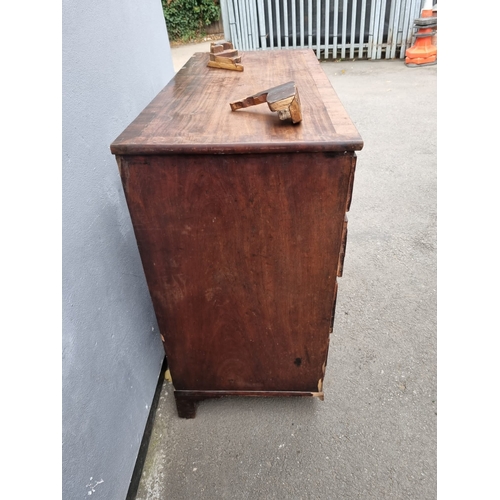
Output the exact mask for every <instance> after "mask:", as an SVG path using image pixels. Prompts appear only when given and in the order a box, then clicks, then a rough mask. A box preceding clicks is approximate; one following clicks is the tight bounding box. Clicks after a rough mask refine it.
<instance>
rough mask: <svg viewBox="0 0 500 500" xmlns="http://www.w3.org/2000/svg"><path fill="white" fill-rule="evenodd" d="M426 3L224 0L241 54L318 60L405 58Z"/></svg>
mask: <svg viewBox="0 0 500 500" xmlns="http://www.w3.org/2000/svg"><path fill="white" fill-rule="evenodd" d="M423 3H424V0H221V13H222V22H223V26H224V37H225V38H226V40H228V41H231V42H232V43H233V45H234V47H235V48H236V49H238V50H260V49H288V48H310V49H313V50H315V51H316V55H317V57H318V59H329V58H331V59H339V58H340V59H356V58H357V59H395V58H401V59H403V58H404V57H405V51H406V48H409V47H411V45H412V43H413V41H414V39H413V35H414V29H413V26H414V21H415V19H416V18H418V17H420V14H421V9H422V6H423Z"/></svg>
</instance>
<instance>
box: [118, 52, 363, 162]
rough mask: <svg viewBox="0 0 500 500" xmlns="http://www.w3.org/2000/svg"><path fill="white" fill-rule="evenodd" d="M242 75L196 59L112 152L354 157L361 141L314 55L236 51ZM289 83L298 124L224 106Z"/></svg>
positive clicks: (263, 110) (263, 108)
mask: <svg viewBox="0 0 500 500" xmlns="http://www.w3.org/2000/svg"><path fill="white" fill-rule="evenodd" d="M240 54H241V56H242V61H241V64H242V65H243V66H244V71H243V72H239V71H230V70H224V69H219V68H209V67H207V62H208V60H209V54H208V52H207V53H202V52H199V53H196V54H195V55H194V56H193V57H192V58H191V59H190V60H189V61H188V62H187V63H186V64H185V65H184V67H183V68H181V70H179V72H178V73H177V74H176V75H175V77H174V78H173V79H172V80H171V81H170V82H169V83H168V84H167V85H166V87H165V88H164V89H163V90H162V91H161V92H160V93H159V94H158V95H157V96H156V98H155V99H153V101H151V103H150V104H149V105H148V106H147V107H146V108H145V109H144V111H142V113H140V114H139V116H138V117H137V118H136V119H135V120H134V121H133V122H132V123H131V124H130V125H129V126H128V127H127V128H126V129H125V130H124V132H123V133H122V134H121V135H120V136H119V137H118V138H117V139H116V140H115V141H114V142H113V144H112V145H111V152H112V153H113V154H116V155H135V154H148V155H149V154H177V153H200V154H234V153H237V154H244V153H249V152H252V153H271V152H319V151H357V150H360V149H362V147H363V141H362V139H361V137H360V136H359V134H358V131H357V130H356V128H355V126H354V125H353V123H352V121H351V120H350V118H349V116H348V115H347V113H346V111H345V109H344V107H343V105H342V103H341V102H340V100H339V99H338V97H337V94H336V93H335V91H334V89H333V88H332V86H331V84H330V81H329V80H328V78H327V76H326V75H325V73H324V71H323V69H322V68H321V65H320V63H319V62H318V60H317V58H316V56H315V54H314V52H313V51H312V50H267V51H252V52H240ZM288 81H294V82H295V84H296V86H297V89H298V92H299V96H300V101H301V106H302V117H303V119H302V122H301V123H299V124H295V125H293V124H292V123H291V122H290V121H288V120H287V121H281V120H280V119H279V117H278V115H277V113H273V112H272V111H271V110H270V109H269V107H268V106H267V104H265V103H264V104H260V105H258V106H253V107H250V108H245V109H241V110H238V111H234V112H233V111H231V108H230V105H229V103H230V102H233V101H236V100H239V99H243V98H245V97H247V96H250V95H253V94H255V93H257V92H260V91H262V90H265V89H268V88H271V87H274V86H277V85H281V84H283V83H286V82H288Z"/></svg>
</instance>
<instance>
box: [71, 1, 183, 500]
mask: <svg viewBox="0 0 500 500" xmlns="http://www.w3.org/2000/svg"><path fill="white" fill-rule="evenodd" d="M62 13H63V17H62V26H63V31H62V37H63V38H62V41H63V51H62V63H63V66H62V70H63V96H62V97H63V100H62V106H63V107H62V111H63V123H62V144H63V158H62V160H63V161H62V168H63V172H62V181H63V219H62V229H63V248H62V252H63V253H62V256H63V269H62V277H63V278H62V297H63V304H62V308H63V371H62V397H63V415H62V418H63V448H62V450H63V455H62V459H63V471H62V472H63V484H62V492H63V497H62V498H63V499H64V500H77V499H84V498H87V499H88V498H93V499H94V498H102V499H106V500H114V499H117V500H118V499H119V500H124V499H125V497H126V494H127V489H128V486H129V481H130V478H131V476H132V471H133V468H134V465H135V461H136V458H137V452H138V450H139V446H140V443H141V438H142V435H143V431H144V426H145V424H146V420H147V417H148V413H149V409H150V405H151V402H152V399H153V395H154V391H155V388H156V383H157V380H158V375H159V372H160V368H161V363H162V360H163V356H164V353H163V348H162V345H161V342H160V337H159V333H158V327H157V324H156V319H155V315H154V311H153V307H152V304H151V299H150V296H149V293H148V289H147V285H146V281H145V277H144V273H143V269H142V265H141V261H140V258H139V253H138V250H137V245H136V241H135V237H134V233H133V229H132V225H131V221H130V217H129V214H128V210H127V207H126V203H125V198H124V195H123V190H122V187H121V183H120V178H119V174H118V168H117V165H116V161H115V158H114V156H113V155H111V153H110V149H109V146H110V144H111V143H112V142H113V140H114V139H115V138H116V137H117V136H118V135H119V134H120V133H121V132H122V131H123V129H124V128H125V127H126V126H127V125H128V124H129V123H130V122H131V121H132V120H133V119H134V118H135V117H136V116H137V115H138V114H139V113H140V112H141V111H142V109H143V108H144V107H145V106H146V105H147V104H148V103H149V102H150V101H151V100H152V99H153V98H154V97H155V95H156V94H157V93H158V92H159V91H160V90H161V89H162V88H163V87H164V86H165V85H166V84H167V83H168V81H169V80H170V79H171V78H172V77H173V75H174V69H173V65H172V57H171V53H170V45H169V41H168V36H167V30H166V26H165V22H164V19H163V13H162V8H161V2H160V0H141V1H140V2H136V1H134V0H120V1H118V0H107V1H105V2H102V1H100V0H89V1H86V2H72V1H69V0H63V11H62Z"/></svg>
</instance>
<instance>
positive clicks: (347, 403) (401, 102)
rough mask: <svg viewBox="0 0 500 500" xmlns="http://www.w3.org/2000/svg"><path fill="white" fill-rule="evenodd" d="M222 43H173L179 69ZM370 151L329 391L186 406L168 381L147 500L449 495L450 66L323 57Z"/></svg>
mask: <svg viewBox="0 0 500 500" xmlns="http://www.w3.org/2000/svg"><path fill="white" fill-rule="evenodd" d="M208 46H209V43H207V44H201V45H187V46H182V47H178V48H175V49H172V56H173V60H174V68H175V70H176V71H178V70H179V69H180V67H182V65H183V64H184V63H185V62H186V61H187V60H188V59H189V57H190V56H191V55H192V54H193V53H194V52H207V51H208ZM321 66H322V67H323V69H324V71H325V73H326V74H327V76H328V77H329V79H330V81H331V83H332V86H333V88H334V89H335V91H336V92H337V94H338V96H339V97H340V100H341V101H342V103H343V105H344V107H345V108H346V110H347V112H348V114H349V115H350V117H351V119H352V121H353V122H354V124H355V126H356V127H357V129H358V131H359V133H360V135H361V137H362V138H363V140H364V148H363V150H362V151H360V152H358V162H357V168H356V178H355V182H354V190H353V199H352V204H351V209H350V212H349V214H348V218H349V235H348V239H347V250H346V256H345V261H344V271H343V277H342V278H340V279H339V288H338V297H337V305H336V315H335V326H334V331H333V334H332V335H331V340H330V350H329V358H328V366H327V369H326V376H325V380H324V392H325V400H324V401H319V400H316V399H309V398H298V399H294V398H283V399H281V398H274V399H267V398H263V399H256V398H248V399H247V398H239V399H238V398H232V399H231V398H228V399H220V400H207V401H204V402H201V403H200V404H199V405H198V410H197V416H196V418H195V419H192V420H186V419H180V418H179V417H178V416H177V411H176V407H175V401H174V396H173V387H172V385H171V384H170V383H168V382H165V383H164V384H163V388H162V391H161V396H160V400H159V405H158V408H157V411H156V414H155V422H154V426H153V429H152V435H151V440H150V444H149V449H148V453H147V456H146V460H145V465H144V469H143V474H142V477H141V481H140V484H139V489H138V493H137V497H136V498H137V500H160V499H161V500H167V499H168V500H193V499H203V500H205V499H206V500H212V499H213V500H223V499H228V500H243V499H252V500H255V499H258V500H271V499H276V500H288V499H291V500H301V499H304V500H305V499H314V500H336V499H339V500H350V499H353V500H354V499H356V500H361V499H363V500H364V499H366V500H368V499H369V500H375V499H376V500H378V499H397V500H402V499H411V500H430V499H434V498H436V496H437V493H436V490H437V431H436V429H437V396H436V390H437V358H436V350H437V293H436V286H437V250H436V242H437V234H436V219H437V65H434V66H427V67H416V68H409V67H407V66H405V64H404V62H403V61H402V60H387V61H386V60H380V61H365V60H356V61H341V62H333V61H327V62H322V63H321Z"/></svg>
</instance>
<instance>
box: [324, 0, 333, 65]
mask: <svg viewBox="0 0 500 500" xmlns="http://www.w3.org/2000/svg"><path fill="white" fill-rule="evenodd" d="M329 48H330V0H325V52H324V58H325V59H328V51H329ZM332 55H333V54H332Z"/></svg>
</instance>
